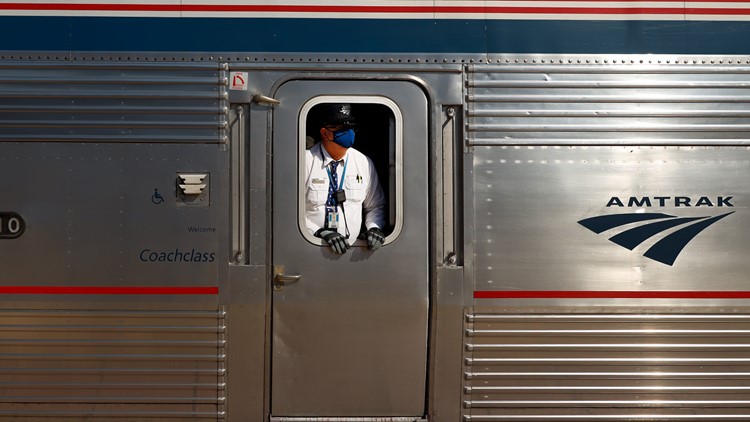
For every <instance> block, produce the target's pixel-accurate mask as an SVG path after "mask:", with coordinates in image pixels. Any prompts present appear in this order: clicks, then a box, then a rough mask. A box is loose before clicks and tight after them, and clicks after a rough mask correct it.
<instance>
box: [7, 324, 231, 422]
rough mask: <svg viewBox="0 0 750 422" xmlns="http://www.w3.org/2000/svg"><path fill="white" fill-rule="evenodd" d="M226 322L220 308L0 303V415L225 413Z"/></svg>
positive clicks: (203, 416) (123, 417) (204, 416)
mask: <svg viewBox="0 0 750 422" xmlns="http://www.w3.org/2000/svg"><path fill="white" fill-rule="evenodd" d="M224 327H225V324H224V313H223V311H220V312H216V311H162V312H149V311H131V312H127V311H2V312H0V419H3V420H6V419H12V420H26V419H25V418H24V417H29V418H33V420H40V419H44V420H54V421H60V420H87V421H105V420H113V419H115V420H118V421H123V422H124V421H136V420H137V421H145V420H159V421H183V420H191V421H198V420H201V421H217V420H223V419H224V410H223V406H224V401H225V396H226V395H225V381H224V378H225V375H224V366H223V362H224V353H225V352H224V331H225V328H224ZM68 418H70V419H68Z"/></svg>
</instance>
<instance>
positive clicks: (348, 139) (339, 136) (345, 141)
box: [333, 129, 354, 148]
mask: <svg viewBox="0 0 750 422" xmlns="http://www.w3.org/2000/svg"><path fill="white" fill-rule="evenodd" d="M333 142H335V143H337V144H339V145H341V146H342V147H344V148H351V147H352V145H354V130H352V129H348V130H341V131H338V132H334V133H333Z"/></svg>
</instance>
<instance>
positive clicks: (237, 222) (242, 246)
mask: <svg viewBox="0 0 750 422" xmlns="http://www.w3.org/2000/svg"><path fill="white" fill-rule="evenodd" d="M234 111H235V113H236V131H235V133H233V134H232V137H231V145H230V151H231V164H230V169H231V170H230V174H231V176H230V177H231V186H232V188H231V189H232V235H231V236H232V257H233V261H234V264H237V265H244V264H247V263H248V256H247V217H246V216H247V182H246V180H247V178H246V174H245V173H246V162H247V157H246V151H245V145H246V142H245V141H246V139H245V137H246V133H247V128H246V126H247V119H246V117H245V107H244V106H242V105H238V106H237V107H235V109H234Z"/></svg>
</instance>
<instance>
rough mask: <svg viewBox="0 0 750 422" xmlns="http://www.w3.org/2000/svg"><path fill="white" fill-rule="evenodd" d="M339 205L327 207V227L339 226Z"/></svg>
mask: <svg viewBox="0 0 750 422" xmlns="http://www.w3.org/2000/svg"><path fill="white" fill-rule="evenodd" d="M337 209H338V207H326V228H327V229H337V228H339V212H338V211H337Z"/></svg>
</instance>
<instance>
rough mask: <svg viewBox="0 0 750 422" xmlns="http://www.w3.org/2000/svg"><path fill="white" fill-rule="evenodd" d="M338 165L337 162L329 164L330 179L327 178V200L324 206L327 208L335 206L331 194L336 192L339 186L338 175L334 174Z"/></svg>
mask: <svg viewBox="0 0 750 422" xmlns="http://www.w3.org/2000/svg"><path fill="white" fill-rule="evenodd" d="M338 165H339V162H338V161H333V162H331V177H329V178H328V179H329V180H328V200H327V201H326V205H328V206H329V207H335V206H336V200H335V199H334V197H333V194H334V192H336V191H337V190H338V186H339V175H338V173H337V172H336V168H337V167H338Z"/></svg>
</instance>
